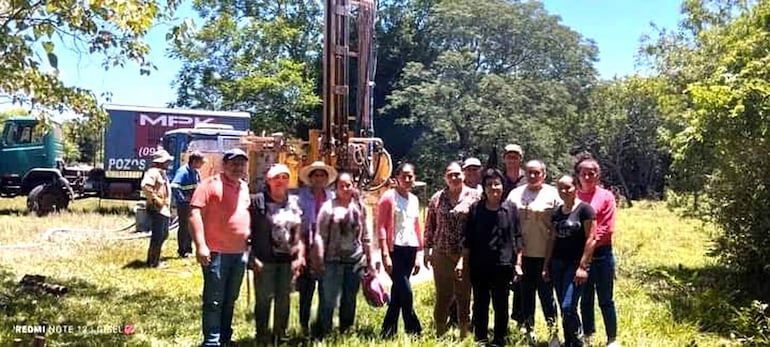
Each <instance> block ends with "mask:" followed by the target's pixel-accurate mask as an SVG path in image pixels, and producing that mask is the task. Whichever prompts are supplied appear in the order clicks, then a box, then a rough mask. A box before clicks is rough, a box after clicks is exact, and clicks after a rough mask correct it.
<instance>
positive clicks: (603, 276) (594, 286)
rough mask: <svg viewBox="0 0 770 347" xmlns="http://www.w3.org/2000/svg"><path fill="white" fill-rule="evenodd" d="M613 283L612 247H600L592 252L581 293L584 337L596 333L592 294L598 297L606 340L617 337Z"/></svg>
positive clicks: (613, 262) (613, 260) (613, 259)
mask: <svg viewBox="0 0 770 347" xmlns="http://www.w3.org/2000/svg"><path fill="white" fill-rule="evenodd" d="M614 283H615V257H614V256H613V255H612V246H602V247H599V248H597V249H596V250H595V251H594V257H593V261H592V262H591V271H590V272H589V274H588V282H587V283H586V286H585V290H584V291H583V298H582V300H583V301H582V302H581V304H580V313H581V315H582V316H583V327H584V329H585V334H586V335H593V334H594V333H595V332H596V324H595V322H594V293H596V295H597V296H598V297H599V309H601V311H602V317H603V318H604V328H605V331H606V332H607V338H608V339H614V338H615V337H617V335H618V317H617V313H616V311H615V301H614V300H613V298H612V295H613V294H612V291H613V286H614Z"/></svg>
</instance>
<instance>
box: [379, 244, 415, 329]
mask: <svg viewBox="0 0 770 347" xmlns="http://www.w3.org/2000/svg"><path fill="white" fill-rule="evenodd" d="M416 256H417V247H401V246H394V247H393V252H392V253H391V254H390V258H391V260H392V261H393V271H392V273H391V279H392V280H393V285H392V286H391V288H390V302H389V303H388V311H387V312H386V313H385V319H384V320H383V322H382V335H383V337H392V336H393V335H395V334H396V332H397V331H398V315H399V313H402V314H403V315H404V330H406V333H407V334H414V335H418V334H420V333H422V326H421V325H420V319H419V318H417V313H416V312H414V296H413V294H412V285H411V283H409V277H411V276H412V270H413V269H414V260H415V258H416Z"/></svg>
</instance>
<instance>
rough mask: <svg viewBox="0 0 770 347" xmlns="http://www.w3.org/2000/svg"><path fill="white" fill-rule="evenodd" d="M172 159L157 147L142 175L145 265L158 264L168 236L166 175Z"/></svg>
mask: <svg viewBox="0 0 770 347" xmlns="http://www.w3.org/2000/svg"><path fill="white" fill-rule="evenodd" d="M173 160H174V157H172V156H171V155H170V154H168V152H166V151H165V150H163V149H158V150H157V151H155V153H154V154H153V156H152V166H151V167H150V168H149V169H147V171H146V172H145V173H144V177H142V182H141V185H142V192H143V193H144V197H145V199H147V215H148V216H149V218H150V232H151V233H152V235H151V236H150V247H149V249H148V250H147V266H149V267H158V266H160V253H161V250H162V248H163V242H165V241H166V238H168V226H169V220H170V219H171V184H170V182H169V180H168V176H167V175H166V170H167V169H168V164H169V163H171V161H173Z"/></svg>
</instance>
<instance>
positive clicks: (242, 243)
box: [190, 148, 251, 346]
mask: <svg viewBox="0 0 770 347" xmlns="http://www.w3.org/2000/svg"><path fill="white" fill-rule="evenodd" d="M247 162H248V156H247V155H246V153H245V152H244V151H242V150H240V149H237V148H236V149H231V150H228V151H227V152H225V153H224V157H223V163H222V168H223V171H222V172H221V173H219V174H217V175H214V176H211V177H209V178H207V179H205V180H204V181H203V182H201V184H200V185H199V186H198V188H197V189H196V190H195V193H194V194H193V197H192V199H191V201H190V206H191V208H192V211H191V213H190V226H191V227H192V232H193V241H194V242H195V256H196V257H197V260H198V262H199V263H200V264H201V268H202V270H203V337H204V342H203V345H204V346H220V345H222V344H226V343H229V342H230V339H231V338H232V334H233V329H232V321H233V308H234V306H235V301H236V300H237V299H238V294H239V292H240V288H241V282H242V280H243V273H244V272H245V269H246V260H247V253H246V252H247V242H246V240H247V239H248V237H249V232H250V229H249V226H250V224H249V223H250V220H251V219H250V218H251V217H250V214H249V204H250V203H251V199H250V197H249V188H248V184H247V183H246V181H244V180H243V179H241V178H242V177H243V176H244V174H245V173H246V170H247V168H248V166H247Z"/></svg>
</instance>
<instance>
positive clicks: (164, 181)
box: [141, 167, 171, 217]
mask: <svg viewBox="0 0 770 347" xmlns="http://www.w3.org/2000/svg"><path fill="white" fill-rule="evenodd" d="M141 185H142V190H143V192H144V194H145V196H146V197H147V203H148V204H147V208H148V209H152V210H156V211H158V212H159V213H160V214H162V215H164V216H166V217H171V206H170V205H171V199H170V197H171V185H170V184H169V181H168V176H166V170H163V169H161V168H157V167H151V168H149V169H148V170H147V171H146V172H145V173H144V177H142V183H141ZM153 197H158V198H159V199H160V200H161V201H162V205H161V206H157V205H155V203H154V202H153Z"/></svg>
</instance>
